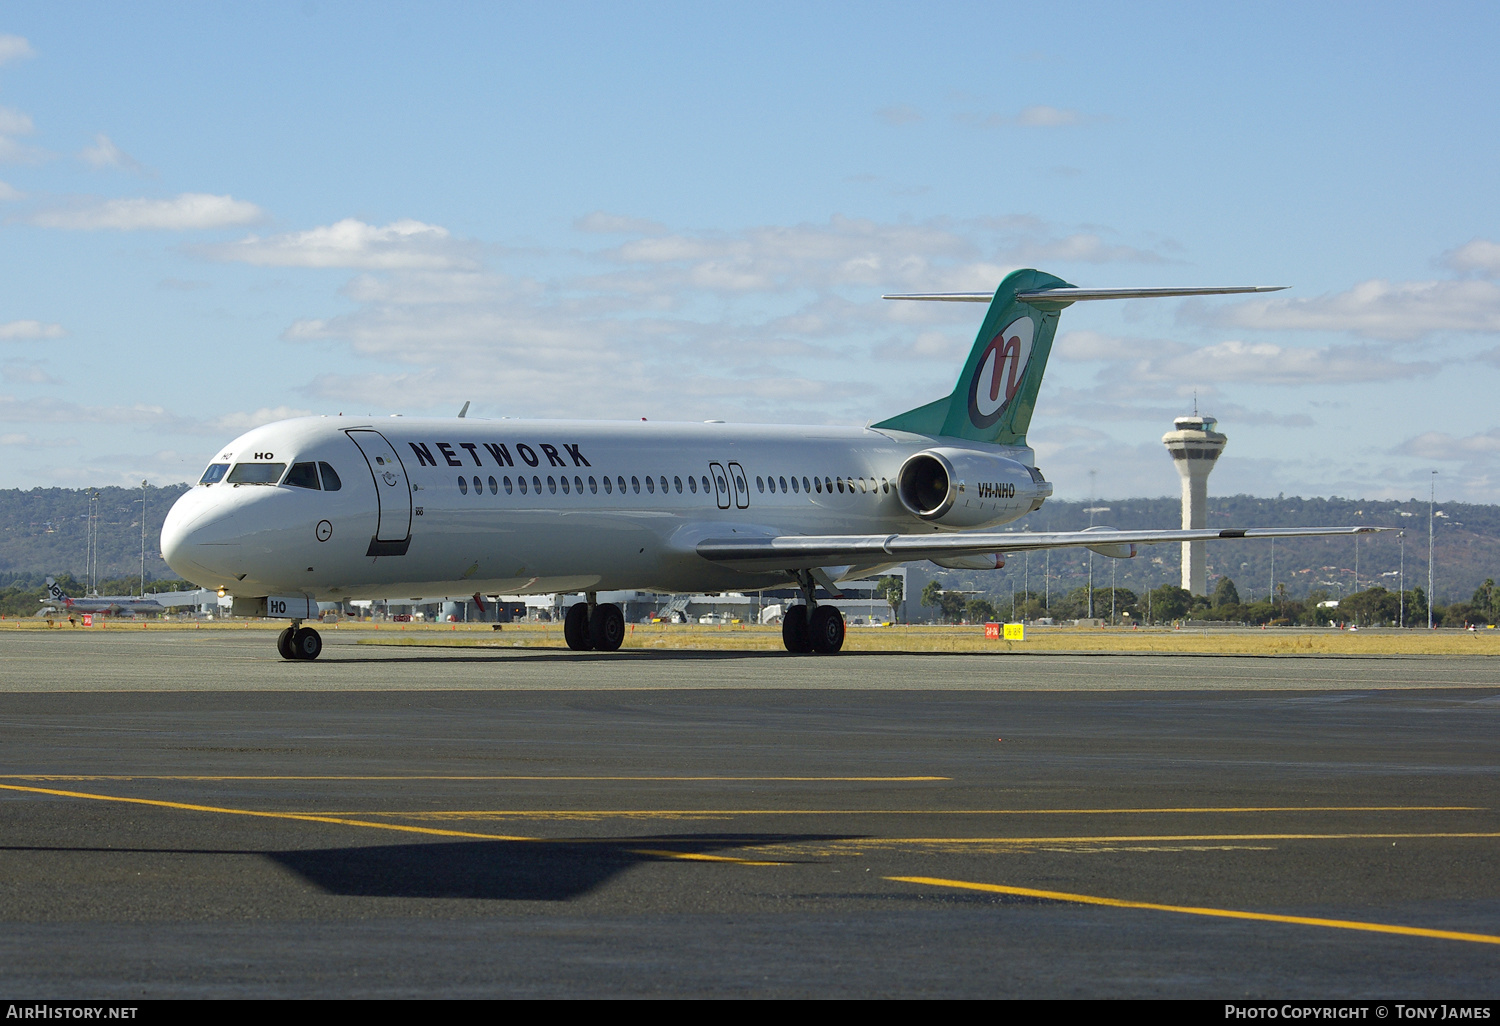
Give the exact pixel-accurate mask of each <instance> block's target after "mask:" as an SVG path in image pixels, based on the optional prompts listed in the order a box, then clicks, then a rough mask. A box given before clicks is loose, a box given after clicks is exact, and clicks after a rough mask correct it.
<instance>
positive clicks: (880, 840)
mask: <svg viewBox="0 0 1500 1026" xmlns="http://www.w3.org/2000/svg"><path fill="white" fill-rule="evenodd" d="M1496 837H1500V833H1478V832H1475V833H1458V832H1454V833H1427V834H1422V833H1411V834H1141V835H1134V836H1125V835H1121V836H1117V837H1098V836H1093V837H875V838H860V839H859V843H860V844H865V845H873V844H1147V843H1153V842H1167V843H1178V842H1182V841H1391V840H1397V841H1399V840H1442V839H1446V838H1484V839H1493V838H1496Z"/></svg>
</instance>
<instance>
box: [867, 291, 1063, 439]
mask: <svg viewBox="0 0 1500 1026" xmlns="http://www.w3.org/2000/svg"><path fill="white" fill-rule="evenodd" d="M1070 287H1071V286H1070V285H1068V283H1067V282H1065V281H1063V280H1062V279H1061V278H1056V277H1053V276H1052V275H1050V274H1044V273H1043V272H1041V271H1032V270H1025V271H1014V272H1012V273H1010V274H1008V275H1006V276H1005V280H1004V281H1002V282H1001V283H1000V287H999V288H997V289H996V290H995V298H994V299H992V300H991V301H990V306H989V311H988V312H987V313H986V314H985V317H984V324H983V325H982V326H981V327H980V329H979V336H978V337H977V338H976V339H975V340H974V348H973V349H972V350H971V351H970V352H969V359H968V361H967V362H965V364H964V370H963V373H962V374H960V375H959V376H958V385H957V386H956V387H955V388H954V389H953V394H952V395H950V396H948V397H947V398H946V399H939V400H937V401H936V402H931V403H928V404H927V405H926V406H919V407H917V408H916V409H915V410H908V411H906V412H905V413H902V414H898V415H897V416H894V417H892V418H890V419H889V420H883V421H881V422H880V423H878V424H875V425H874V426H875V427H877V428H890V429H891V430H894V431H910V432H912V433H914V434H919V435H936V436H941V437H945V438H962V439H965V440H967V441H971V442H993V443H997V444H1000V445H1025V444H1026V429H1027V428H1029V427H1030V426H1031V412H1032V410H1033V409H1035V408H1036V395H1037V391H1038V389H1040V388H1041V385H1042V374H1043V373H1045V372H1046V370H1047V357H1048V356H1049V355H1050V354H1051V352H1052V337H1053V335H1055V334H1056V333H1057V318H1058V315H1059V314H1060V313H1061V311H1062V308H1063V307H1064V306H1066V305H1067V303H1065V302H1062V303H1056V304H1054V303H1046V302H1041V301H1038V300H1036V299H1034V298H1033V300H1032V301H1031V302H1023V301H1022V300H1020V299H1017V298H1016V293H1018V292H1035V291H1038V290H1044V289H1054V288H1070Z"/></svg>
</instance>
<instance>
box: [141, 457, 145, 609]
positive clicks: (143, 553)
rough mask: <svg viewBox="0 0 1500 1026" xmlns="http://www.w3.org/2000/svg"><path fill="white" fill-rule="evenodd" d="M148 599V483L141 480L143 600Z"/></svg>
mask: <svg viewBox="0 0 1500 1026" xmlns="http://www.w3.org/2000/svg"><path fill="white" fill-rule="evenodd" d="M145 597H146V481H145V479H144V478H143V479H142V480H141V598H145Z"/></svg>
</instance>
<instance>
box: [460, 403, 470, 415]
mask: <svg viewBox="0 0 1500 1026" xmlns="http://www.w3.org/2000/svg"><path fill="white" fill-rule="evenodd" d="M468 412H469V403H468V401H465V402H464V408H463V409H461V410H459V411H458V415H459V416H460V417H463V416H467V415H468Z"/></svg>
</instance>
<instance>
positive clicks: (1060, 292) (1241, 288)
mask: <svg viewBox="0 0 1500 1026" xmlns="http://www.w3.org/2000/svg"><path fill="white" fill-rule="evenodd" d="M1289 287H1290V286H1287V285H1234V286H1230V287H1227V288H1188V289H1178V288H1149V289H1077V288H1063V289H1037V290H1035V291H1029V292H1017V293H1016V298H1017V299H1020V300H1023V301H1025V302H1028V303H1037V302H1041V303H1079V302H1082V301H1083V300H1086V299H1171V298H1173V297H1174V296H1234V295H1240V294H1242V293H1246V292H1280V291H1281V290H1282V289H1285V288H1289ZM880 298H881V299H921V300H927V301H930V302H935V303H988V302H989V301H990V300H992V299H994V298H995V294H994V293H993V292H913V293H909V294H906V295H892V296H881V297H880Z"/></svg>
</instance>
